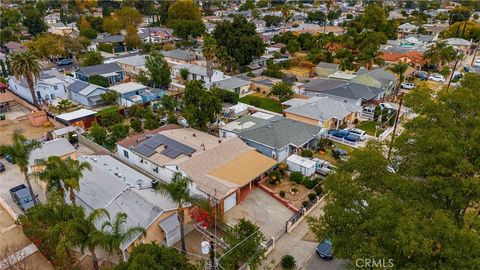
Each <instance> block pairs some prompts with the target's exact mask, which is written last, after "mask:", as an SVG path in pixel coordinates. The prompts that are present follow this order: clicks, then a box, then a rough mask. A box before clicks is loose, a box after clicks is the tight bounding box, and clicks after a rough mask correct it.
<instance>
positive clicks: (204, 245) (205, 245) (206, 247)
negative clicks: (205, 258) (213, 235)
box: [200, 241, 210, 255]
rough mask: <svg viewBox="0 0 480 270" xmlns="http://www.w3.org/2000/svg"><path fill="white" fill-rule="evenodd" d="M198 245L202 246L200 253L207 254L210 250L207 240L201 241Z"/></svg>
mask: <svg viewBox="0 0 480 270" xmlns="http://www.w3.org/2000/svg"><path fill="white" fill-rule="evenodd" d="M200 246H201V247H202V254H204V255H207V254H208V253H209V252H210V243H209V242H208V241H202V243H201V244H200Z"/></svg>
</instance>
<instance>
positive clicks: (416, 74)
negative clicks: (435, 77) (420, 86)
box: [415, 70, 428, 81]
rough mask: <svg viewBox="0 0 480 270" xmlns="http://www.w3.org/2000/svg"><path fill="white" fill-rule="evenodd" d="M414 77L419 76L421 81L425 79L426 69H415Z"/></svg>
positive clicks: (426, 75)
mask: <svg viewBox="0 0 480 270" xmlns="http://www.w3.org/2000/svg"><path fill="white" fill-rule="evenodd" d="M415 77H417V78H419V79H420V80H421V81H426V80H427V79H428V72H426V71H421V70H419V71H416V72H415Z"/></svg>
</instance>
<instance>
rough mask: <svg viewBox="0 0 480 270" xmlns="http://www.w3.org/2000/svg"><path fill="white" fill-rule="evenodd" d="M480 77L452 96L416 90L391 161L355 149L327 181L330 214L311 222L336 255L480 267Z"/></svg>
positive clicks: (375, 151) (373, 149) (403, 264)
mask: <svg viewBox="0 0 480 270" xmlns="http://www.w3.org/2000/svg"><path fill="white" fill-rule="evenodd" d="M479 83H480V76H478V75H471V74H468V75H466V77H465V79H464V80H463V81H462V82H461V86H460V87H457V88H455V90H453V91H450V92H448V93H447V92H446V91H445V90H441V91H440V92H438V93H436V94H434V92H433V90H431V89H428V88H425V87H418V88H416V89H413V90H412V91H411V92H410V93H409V94H408V95H406V96H405V104H406V106H408V107H409V108H411V110H412V111H413V112H414V113H417V114H418V116H417V117H415V118H414V119H412V120H409V121H407V122H406V123H404V125H403V127H404V128H405V130H404V132H403V133H402V134H401V135H400V136H399V137H398V139H396V140H395V142H394V145H393V146H394V147H393V152H392V153H393V154H392V157H391V158H390V159H387V158H386V157H385V151H384V148H383V146H382V145H379V144H377V143H373V144H370V145H368V146H367V147H366V148H365V149H361V150H355V151H353V153H352V155H351V156H350V158H349V160H348V161H347V162H345V163H344V164H342V165H341V166H340V167H339V168H338V170H337V171H336V173H335V174H333V175H331V176H329V177H327V178H326V180H325V189H326V191H327V193H328V195H327V196H328V197H327V200H326V202H327V203H326V205H325V208H324V210H325V215H324V216H321V217H319V218H312V219H310V220H309V223H310V226H311V228H312V229H313V231H314V232H315V234H316V235H317V238H318V240H319V241H320V240H323V239H325V238H329V239H331V240H332V242H333V246H334V251H335V256H336V257H338V258H345V259H349V260H351V261H352V262H353V263H354V262H355V260H356V259H358V258H376V259H382V258H383V259H393V263H394V265H395V267H396V268H399V269H404V268H415V269H432V268H435V269H475V268H479V267H480V261H479V259H478V258H479V257H478V250H480V235H479V233H478V228H480V217H479V215H478V213H479V203H480V181H479V172H480V133H479V130H480V121H479V118H478V116H479V112H480V111H479V108H480V94H479V92H478V90H477V86H478V84H479Z"/></svg>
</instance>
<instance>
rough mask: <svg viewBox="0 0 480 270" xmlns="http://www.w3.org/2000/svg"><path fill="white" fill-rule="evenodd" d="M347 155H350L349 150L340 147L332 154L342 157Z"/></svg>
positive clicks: (335, 156)
mask: <svg viewBox="0 0 480 270" xmlns="http://www.w3.org/2000/svg"><path fill="white" fill-rule="evenodd" d="M347 155H348V152H347V151H345V150H343V149H340V148H335V149H333V151H332V156H333V157H334V158H340V159H341V158H342V157H345V156H347Z"/></svg>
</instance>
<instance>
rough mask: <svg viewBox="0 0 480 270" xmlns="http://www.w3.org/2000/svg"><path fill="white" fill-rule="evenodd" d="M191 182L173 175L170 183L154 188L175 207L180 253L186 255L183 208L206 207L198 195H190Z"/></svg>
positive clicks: (178, 175) (203, 200)
mask: <svg viewBox="0 0 480 270" xmlns="http://www.w3.org/2000/svg"><path fill="white" fill-rule="evenodd" d="M191 183H192V180H191V179H190V178H188V177H184V176H183V175H182V174H181V173H178V172H177V173H175V174H174V175H173V177H172V181H171V182H170V183H164V182H161V183H159V184H158V185H157V187H156V188H155V189H156V191H157V192H158V193H160V194H162V195H164V196H166V197H168V198H170V200H172V201H173V202H174V203H176V204H177V205H178V206H177V217H178V222H179V224H180V240H181V242H182V253H186V251H187V249H186V247H185V230H184V228H183V224H184V221H185V211H184V207H185V206H186V205H202V206H203V207H206V205H208V201H207V200H205V199H204V198H202V197H200V196H198V195H191V194H190V191H189V186H190V184H191Z"/></svg>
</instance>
